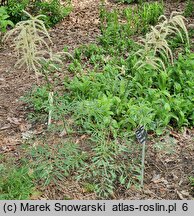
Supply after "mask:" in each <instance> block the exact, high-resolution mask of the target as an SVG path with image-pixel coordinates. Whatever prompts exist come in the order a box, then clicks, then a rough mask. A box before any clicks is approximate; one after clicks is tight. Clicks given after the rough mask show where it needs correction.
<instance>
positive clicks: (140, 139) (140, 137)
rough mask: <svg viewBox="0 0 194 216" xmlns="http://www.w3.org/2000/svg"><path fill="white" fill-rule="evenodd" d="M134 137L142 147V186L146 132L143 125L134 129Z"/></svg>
mask: <svg viewBox="0 0 194 216" xmlns="http://www.w3.org/2000/svg"><path fill="white" fill-rule="evenodd" d="M136 137H137V140H138V142H139V143H141V144H142V145H143V147H142V161H141V187H142V188H143V180H144V162H145V145H146V139H147V132H146V130H145V128H144V126H141V127H139V128H138V129H137V131H136Z"/></svg>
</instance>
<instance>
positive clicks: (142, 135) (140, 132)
mask: <svg viewBox="0 0 194 216" xmlns="http://www.w3.org/2000/svg"><path fill="white" fill-rule="evenodd" d="M135 134H136V138H137V140H138V142H140V143H141V144H143V143H144V142H146V140H147V131H146V130H145V128H144V126H140V127H139V128H138V129H137V130H136V132H135Z"/></svg>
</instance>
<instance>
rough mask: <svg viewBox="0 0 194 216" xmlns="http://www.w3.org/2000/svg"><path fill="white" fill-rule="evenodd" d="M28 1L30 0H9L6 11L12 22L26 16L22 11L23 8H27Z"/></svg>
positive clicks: (16, 21)
mask: <svg viewBox="0 0 194 216" xmlns="http://www.w3.org/2000/svg"><path fill="white" fill-rule="evenodd" d="M29 3H30V0H19V1H18V0H9V4H8V6H7V12H8V15H9V16H10V20H11V21H12V22H13V23H14V24H16V23H18V22H19V21H21V20H25V19H26V18H27V16H26V15H25V14H24V13H23V10H27V7H28V5H29Z"/></svg>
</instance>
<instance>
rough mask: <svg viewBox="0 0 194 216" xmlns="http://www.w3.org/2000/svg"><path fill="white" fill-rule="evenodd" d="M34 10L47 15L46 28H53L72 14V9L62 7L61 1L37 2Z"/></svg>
mask: <svg viewBox="0 0 194 216" xmlns="http://www.w3.org/2000/svg"><path fill="white" fill-rule="evenodd" d="M34 10H35V11H37V12H36V13H38V14H43V15H45V16H46V18H45V24H46V26H48V27H50V26H51V27H52V26H54V25H55V24H56V23H58V22H59V21H61V20H62V19H63V18H64V17H65V16H67V15H68V14H69V13H70V11H71V7H70V6H69V5H68V6H66V7H64V6H62V5H61V3H60V0H49V1H36V2H35V5H34Z"/></svg>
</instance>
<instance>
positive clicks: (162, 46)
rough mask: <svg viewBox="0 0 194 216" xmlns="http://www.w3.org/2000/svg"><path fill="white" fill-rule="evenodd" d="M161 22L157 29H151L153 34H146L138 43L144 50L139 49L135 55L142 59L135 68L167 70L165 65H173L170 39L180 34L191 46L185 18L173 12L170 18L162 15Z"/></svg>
mask: <svg viewBox="0 0 194 216" xmlns="http://www.w3.org/2000/svg"><path fill="white" fill-rule="evenodd" d="M161 20H163V22H160V23H159V24H158V25H156V26H155V27H153V26H152V27H151V32H149V33H147V34H146V37H145V38H142V39H141V41H140V43H138V44H139V45H140V46H141V47H142V48H141V49H139V50H138V51H137V52H136V53H135V55H137V56H139V57H140V60H138V61H137V62H136V64H135V65H134V68H136V69H140V68H142V67H145V66H148V65H149V66H151V67H152V68H154V69H158V70H161V69H163V70H165V68H166V67H165V64H166V63H168V62H169V61H170V62H171V64H173V59H174V57H173V54H172V51H171V49H170V47H169V44H168V37H169V36H172V35H174V34H176V33H178V34H179V35H180V37H181V39H182V42H184V39H183V38H184V35H185V38H186V42H187V43H188V44H189V36H188V31H187V28H186V26H185V23H184V20H185V18H184V17H183V16H182V15H180V14H177V12H172V14H171V15H170V18H169V19H167V18H166V16H164V15H162V16H160V17H159V21H161Z"/></svg>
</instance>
